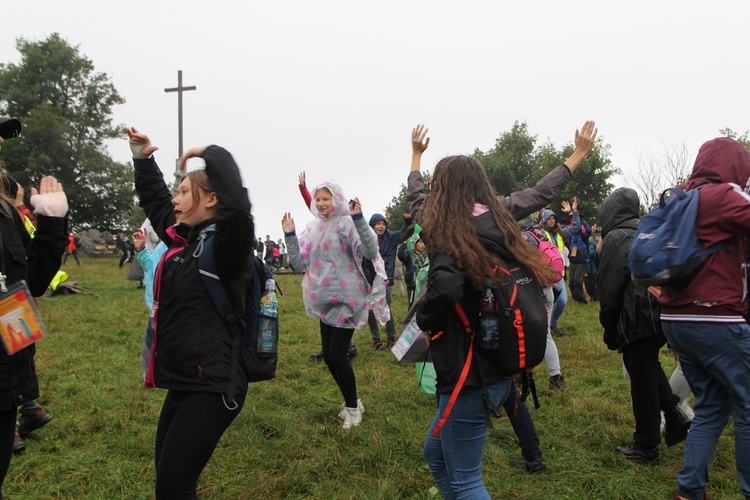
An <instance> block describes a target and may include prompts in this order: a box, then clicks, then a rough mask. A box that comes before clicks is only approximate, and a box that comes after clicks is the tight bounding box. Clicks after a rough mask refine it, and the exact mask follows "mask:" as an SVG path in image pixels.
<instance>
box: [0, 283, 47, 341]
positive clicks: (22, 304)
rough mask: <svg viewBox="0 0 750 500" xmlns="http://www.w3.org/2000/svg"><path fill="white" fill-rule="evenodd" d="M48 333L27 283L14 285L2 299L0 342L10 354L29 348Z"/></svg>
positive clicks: (0, 304) (0, 298)
mask: <svg viewBox="0 0 750 500" xmlns="http://www.w3.org/2000/svg"><path fill="white" fill-rule="evenodd" d="M46 334H47V332H46V331H45V329H44V324H42V319H41V317H40V316H39V311H38V310H37V308H36V302H34V298H33V297H32V296H31V291H30V290H29V287H28V286H26V282H25V281H19V282H17V283H14V284H13V285H12V286H10V287H9V288H8V293H6V294H4V295H3V296H2V297H0V340H2V342H3V346H4V347H5V350H6V351H7V352H8V354H15V353H17V352H18V351H20V350H21V349H23V348H24V347H28V346H29V345H31V344H33V343H34V342H36V341H37V340H39V339H40V338H42V337H44V336H45V335H46Z"/></svg>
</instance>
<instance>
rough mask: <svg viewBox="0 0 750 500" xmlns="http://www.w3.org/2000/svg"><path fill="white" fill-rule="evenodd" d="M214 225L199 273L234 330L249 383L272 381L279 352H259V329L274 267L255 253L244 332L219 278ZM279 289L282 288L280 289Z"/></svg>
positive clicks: (207, 234) (205, 232) (206, 231)
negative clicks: (261, 305)
mask: <svg viewBox="0 0 750 500" xmlns="http://www.w3.org/2000/svg"><path fill="white" fill-rule="evenodd" d="M214 229H215V228H214V226H213V225H211V226H209V227H208V228H206V229H204V230H203V232H202V233H201V238H202V239H203V243H202V247H203V248H202V252H201V253H200V255H198V272H199V273H200V275H201V279H202V280H203V284H204V285H205V286H206V288H207V289H208V294H209V295H210V296H211V299H212V300H213V302H214V305H215V306H216V309H217V310H218V311H219V314H221V316H222V317H223V318H224V321H226V323H227V326H228V327H229V330H230V332H232V334H233V336H234V337H235V341H236V342H237V343H238V344H239V346H238V349H239V351H240V363H241V364H242V369H243V371H244V372H245V376H246V377H247V381H248V382H261V381H264V380H270V379H272V378H274V377H275V376H276V363H277V361H278V353H274V354H273V355H272V356H268V355H264V356H263V357H261V356H259V355H258V332H259V331H260V329H259V325H260V319H261V316H260V299H261V297H262V296H263V292H264V291H265V285H266V280H269V279H273V273H272V272H271V269H270V268H269V267H268V265H266V263H265V262H263V260H262V259H260V258H259V257H255V256H251V257H250V258H251V259H252V265H253V266H254V269H253V273H252V276H251V278H250V281H249V282H248V284H247V290H246V294H245V331H244V332H243V331H240V330H239V326H240V323H239V322H238V321H237V320H238V318H237V316H236V314H235V312H234V309H233V308H232V305H231V303H230V302H229V297H228V295H227V292H226V290H225V288H224V285H223V284H222V282H221V280H220V279H219V275H218V272H217V271H218V268H217V266H216V258H215V256H214V245H213V241H214V239H213V238H212V236H213V233H214ZM279 291H281V290H280V289H279ZM265 319H272V320H276V321H277V323H276V324H277V327H278V319H277V318H265Z"/></svg>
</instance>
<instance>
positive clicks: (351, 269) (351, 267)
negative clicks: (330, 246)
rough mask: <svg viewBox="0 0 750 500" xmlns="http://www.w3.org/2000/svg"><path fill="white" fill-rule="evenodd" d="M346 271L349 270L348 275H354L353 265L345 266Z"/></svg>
mask: <svg viewBox="0 0 750 500" xmlns="http://www.w3.org/2000/svg"><path fill="white" fill-rule="evenodd" d="M347 269H348V270H349V272H350V273H352V274H354V264H349V265H348V266H347Z"/></svg>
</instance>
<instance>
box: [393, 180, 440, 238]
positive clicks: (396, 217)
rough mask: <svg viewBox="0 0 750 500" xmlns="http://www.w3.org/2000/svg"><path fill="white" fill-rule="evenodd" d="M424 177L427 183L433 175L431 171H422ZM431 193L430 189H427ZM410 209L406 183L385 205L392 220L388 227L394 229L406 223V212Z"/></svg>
mask: <svg viewBox="0 0 750 500" xmlns="http://www.w3.org/2000/svg"><path fill="white" fill-rule="evenodd" d="M422 178H423V179H424V182H425V185H427V183H428V182H430V179H431V178H432V175H431V174H430V172H429V171H423V172H422ZM427 192H428V193H429V189H427ZM408 211H409V207H408V206H407V204H406V184H401V190H400V191H399V192H398V194H397V195H396V196H394V197H393V198H391V202H390V203H389V204H388V206H387V207H385V213H386V214H391V220H390V222H388V228H389V229H393V230H398V229H401V227H403V225H404V214H405V213H407V212H408Z"/></svg>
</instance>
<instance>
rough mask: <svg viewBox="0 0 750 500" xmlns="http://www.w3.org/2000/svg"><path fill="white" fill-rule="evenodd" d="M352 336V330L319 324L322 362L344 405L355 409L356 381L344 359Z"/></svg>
mask: <svg viewBox="0 0 750 500" xmlns="http://www.w3.org/2000/svg"><path fill="white" fill-rule="evenodd" d="M352 335H354V330H353V329H347V328H336V327H335V326H331V325H326V324H325V323H323V322H322V321H321V322H320V342H321V344H322V345H323V360H324V361H325V362H326V364H327V365H328V370H330V372H331V375H333V380H335V381H336V384H337V385H338V386H339V390H341V394H342V395H343V396H344V403H345V404H346V406H348V407H349V408H356V407H357V381H356V380H355V378H354V370H353V369H352V365H350V364H349V361H347V359H346V353H347V351H348V350H349V341H351V340H352Z"/></svg>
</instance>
